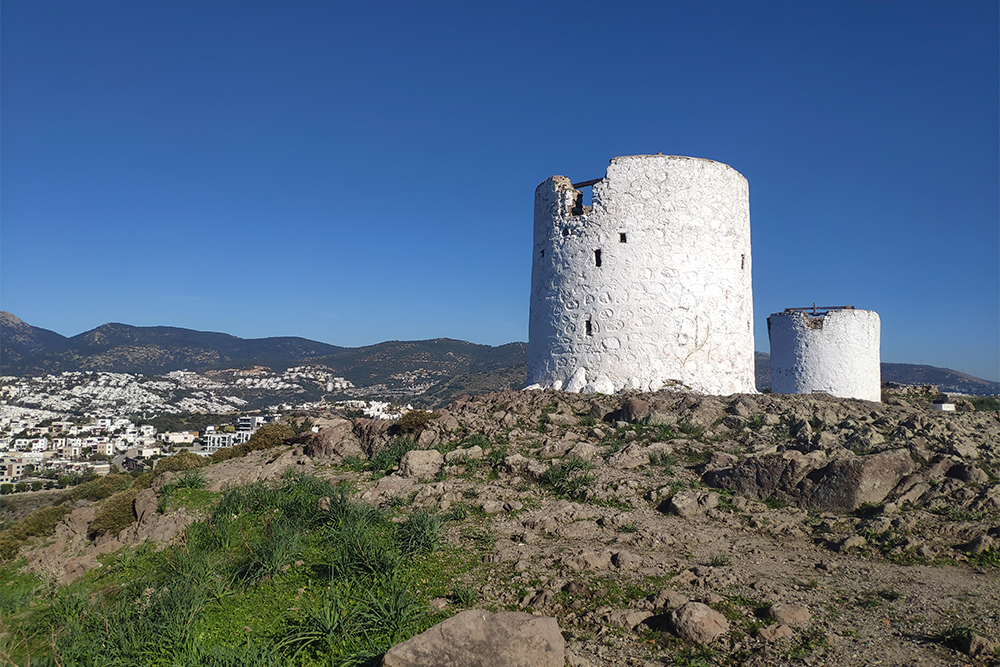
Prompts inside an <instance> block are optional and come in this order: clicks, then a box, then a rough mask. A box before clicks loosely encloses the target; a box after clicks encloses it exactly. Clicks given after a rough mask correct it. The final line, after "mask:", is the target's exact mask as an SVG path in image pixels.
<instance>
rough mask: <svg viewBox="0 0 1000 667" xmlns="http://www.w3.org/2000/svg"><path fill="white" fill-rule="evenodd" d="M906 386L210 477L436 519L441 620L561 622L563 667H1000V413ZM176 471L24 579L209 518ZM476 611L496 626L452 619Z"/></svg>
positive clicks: (504, 402)
mask: <svg viewBox="0 0 1000 667" xmlns="http://www.w3.org/2000/svg"><path fill="white" fill-rule="evenodd" d="M924 389H929V388H924ZM898 392H899V393H896V394H890V395H887V396H886V400H885V402H883V403H868V402H863V401H855V400H843V399H835V398H831V397H828V396H820V395H813V396H778V395H735V396H729V397H714V396H701V395H696V394H684V393H665V392H660V393H656V394H644V395H643V394H636V395H630V396H625V397H622V396H617V397H616V396H582V395H574V394H565V393H561V392H553V391H544V392H503V393H495V394H486V395H481V396H475V397H463V398H461V399H459V400H457V401H455V402H453V403H452V404H450V405H449V406H448V407H447V408H445V409H442V410H439V411H437V412H435V413H419V412H418V413H411V416H409V417H408V418H407V419H405V420H401V421H400V422H384V421H373V420H367V419H354V420H348V419H342V418H339V417H338V416H337V415H335V414H324V415H314V417H313V421H314V422H315V423H316V424H317V425H318V426H319V427H320V431H319V432H318V433H314V434H309V433H306V434H304V435H301V436H298V437H297V438H293V439H291V440H288V441H286V442H287V444H284V445H281V444H278V446H277V447H275V448H271V449H267V450H263V451H252V452H250V453H248V454H247V455H246V456H243V457H239V458H231V459H229V460H225V461H222V462H218V463H214V464H212V465H209V466H207V467H203V468H200V474H201V475H202V479H203V482H204V490H205V492H208V493H214V494H218V493H222V494H223V497H226V496H227V495H228V494H229V493H231V492H227V491H226V489H231V488H235V487H239V486H240V485H245V484H249V483H254V482H260V481H264V482H265V483H269V482H268V480H274V482H273V483H278V481H279V480H286V479H288V477H287V475H288V474H289V471H291V472H293V473H297V474H305V473H308V474H310V475H315V476H317V477H319V478H322V479H328V480H331V481H344V480H346V481H349V482H350V483H351V484H352V487H353V488H354V489H355V491H354V498H355V499H356V500H358V501H361V502H364V503H367V504H372V505H376V506H379V507H382V508H384V509H385V510H386V511H389V512H397V513H399V516H400V518H399V520H400V521H402V520H403V518H404V517H412V516H418V515H419V516H427V517H438V518H439V519H440V520H443V521H444V522H443V523H442V524H441V531H442V532H441V539H442V540H443V542H444V543H446V544H448V545H449V548H452V549H454V551H453V552H450V553H453V554H455V555H453V556H451V558H453V559H457V560H454V562H455V563H458V562H461V563H462V566H461V568H459V569H457V570H456V571H454V572H451V571H449V577H450V578H451V582H450V583H449V586H451V588H450V589H449V590H451V593H450V594H448V595H439V596H438V597H435V598H433V599H430V600H429V604H430V606H431V608H432V609H435V610H438V611H437V612H436V613H440V614H443V615H446V616H448V615H451V614H454V613H456V612H458V611H461V610H462V609H469V608H470V607H473V606H475V607H476V608H479V609H487V610H491V611H502V610H511V611H527V612H529V613H531V614H535V615H536V616H539V615H540V616H544V617H549V618H551V619H554V621H555V622H556V623H557V624H558V629H559V630H561V639H560V635H559V634H558V633H556V634H555V635H552V634H551V633H548V634H546V635H545V637H546V639H545V641H546V642H549V643H546V644H545V645H546V646H549V645H550V643H551V642H556V643H559V647H558V648H559V650H560V651H563V652H562V653H558V655H559V656H560V657H559V663H558V664H566V665H573V666H576V667H582V666H587V665H592V666H597V665H635V666H643V667H648V666H652V665H661V664H687V665H696V664H706V665H707V664H721V665H775V664H799V663H805V664H824V665H825V664H845V665H869V664H887V665H916V664H922V665H936V664H966V663H968V662H969V661H973V662H976V663H978V664H989V663H990V662H991V661H992V662H995V661H996V660H997V658H998V656H1000V653H998V649H997V646H998V645H997V637H998V635H1000V413H997V412H981V411H974V410H968V411H965V412H959V413H942V412H937V411H932V410H931V409H930V407H929V404H928V398H929V397H928V395H927V394H926V393H924V392H923V391H919V392H916V391H912V390H907V389H900V390H898ZM967 407H969V406H967ZM180 479H182V477H180V473H176V472H174V473H166V474H165V475H162V476H160V477H158V478H156V479H155V480H154V482H153V483H152V484H151V485H150V486H149V488H147V489H144V490H141V491H139V492H138V495H136V496H134V497H135V501H134V513H133V514H132V515H131V516H130V517H129V518H130V520H131V521H132V523H131V525H127V526H126V527H123V528H122V529H121V530H120V532H116V533H115V534H114V535H106V536H104V537H102V538H99V539H98V540H96V541H90V539H89V538H88V537H87V536H88V535H92V534H93V532H94V531H93V529H92V527H90V528H88V526H90V523H89V522H91V521H93V520H94V516H95V510H94V507H93V506H84V507H80V508H78V509H75V510H73V511H72V512H71V513H70V514H68V515H66V517H65V518H64V519H63V520H62V523H61V524H60V525H59V527H57V529H56V538H55V541H49V542H47V543H41V544H38V545H37V546H35V547H31V546H30V544H29V545H28V546H25V547H24V548H23V549H22V554H24V555H26V556H27V559H28V561H27V562H28V565H27V567H28V568H29V569H35V570H37V571H42V572H48V573H53V575H54V576H56V577H57V578H58V579H60V580H62V581H68V580H70V579H72V578H74V577H76V576H79V574H80V573H82V572H83V571H85V570H87V569H88V568H90V567H92V566H93V565H94V564H95V563H96V558H97V554H98V552H100V551H105V552H107V551H114V550H116V549H120V548H122V546H123V545H126V546H127V545H128V544H134V543H136V542H138V541H142V540H144V539H147V538H153V539H156V540H160V541H161V542H169V541H170V539H172V537H173V536H174V535H178V534H181V533H180V531H182V529H183V528H184V527H185V526H187V525H188V524H189V523H191V522H192V521H196V520H198V516H199V510H197V509H192V508H181V509H179V510H178V511H177V512H170V511H168V512H166V513H165V514H160V513H158V512H157V511H156V507H157V506H158V504H159V505H161V506H168V507H169V505H168V504H167V503H165V502H164V496H165V495H167V494H169V493H170V491H169V490H170V489H171V488H174V487H176V486H177V484H178V482H179V480H180ZM281 483H285V482H281ZM323 502H327V505H328V504H329V501H323V500H322V499H321V500H320V505H319V510H320V511H325V510H324V506H323ZM201 511H202V512H204V510H201ZM276 511H277V510H276ZM97 514H98V515H99V514H100V510H99V508H98V512H97ZM408 520H409V519H408ZM288 558H289V562H290V560H291V559H292V558H294V556H289V557H288ZM366 558H367V557H366ZM279 564H280V563H279ZM455 567H457V566H455ZM284 571H285V570H281V572H284ZM289 576H291V575H289ZM425 581H426V580H425ZM429 586H431V584H428V587H429ZM303 590H305V589H303ZM430 594H432V593H430V592H428V595H430ZM498 616H499V615H498ZM479 618H482V619H485V620H483V622H484V623H494V622H497V623H498V622H500V621H499V620H497V618H494V617H489V615H488V614H485V615H484V614H479V615H476V614H473V615H471V616H469V615H462V616H461V621H456V623H459V624H460V625H461V624H466V623H468V622H470V619H472V620H475V619H479ZM491 618H492V620H491ZM505 618H506V617H505ZM509 620H511V622H516V624H519V625H517V628H520V629H518V630H517V632H521V631H524V627H525V626H524V622H525V618H524V617H523V616H514V617H511V619H509ZM476 622H479V621H476ZM477 627H478V626H477ZM546 627H548V626H546ZM250 629H251V628H249V627H248V632H249V631H250ZM550 629H551V628H550ZM508 630H509V631H511V632H513V631H514V630H510V629H509V628H508V629H507V630H505V632H506V631H508ZM477 631H478V630H477ZM448 632H451V630H449V631H448ZM448 632H444V631H437V633H436V634H435V633H430V634H429V635H427V636H424V635H422V636H421V637H422V640H421V641H422V642H430V643H432V644H433V643H434V642H438V643H439V644H440V643H441V642H447V641H449V640H448V639H447V637H448V636H449V635H448ZM539 632H542V631H541V630H539ZM545 632H548V631H545ZM435 637H437V639H435ZM562 642H565V645H564V646H563V644H562ZM421 646H423V645H421ZM425 648H426V646H424V648H421V649H420V650H424V649H425ZM438 648H439V649H440V646H439V647H438ZM403 653H406V651H403ZM393 655H394V657H393V662H392V663H391V664H394V665H416V664H424V663H419V662H405V661H404V662H395V660H396V659H397V657H398V656H397V654H396V653H394V654H393ZM547 655H555V653H551V652H549V653H547ZM563 656H564V657H563ZM497 659H498V660H500V657H498V658H497ZM563 660H564V661H565V662H564V663H563V662H562V661H563ZM389 662H390V661H389V658H388V656H387V663H386V664H389ZM496 664H501V662H498V663H496ZM511 664H514V663H511ZM553 664H555V663H553Z"/></svg>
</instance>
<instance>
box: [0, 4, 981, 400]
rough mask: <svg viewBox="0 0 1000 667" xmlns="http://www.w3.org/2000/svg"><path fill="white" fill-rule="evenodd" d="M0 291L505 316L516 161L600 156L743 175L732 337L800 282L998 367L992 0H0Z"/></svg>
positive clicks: (761, 334) (425, 319) (519, 300)
mask: <svg viewBox="0 0 1000 667" xmlns="http://www.w3.org/2000/svg"><path fill="white" fill-rule="evenodd" d="M0 21H2V22H0V30H2V43H0V55H2V61H0V62H2V108H0V110H2V127H0V132H2V158H0V159H2V161H0V176H2V181H0V187H2V200H0V215H2V220H0V224H2V227H0V259H2V261H0V307H2V308H3V309H4V310H9V311H12V312H13V313H15V314H16V315H18V316H19V317H21V318H22V319H24V320H25V321H27V322H29V323H31V324H34V325H36V326H40V327H45V328H48V329H52V330H55V331H58V332H59V333H62V334H65V335H74V334H77V333H80V332H82V331H85V330H87V329H90V328H93V327H95V326H98V325H100V324H102V323H105V322H109V321H117V322H125V323H129V324H136V325H158V324H164V325H173V326H181V327H189V328H193V329H201V330H212V331H224V332H228V333H232V334H235V335H238V336H242V337H263V336H278V335H297V336H304V337H307V338H312V339H316V340H321V341H325V342H329V343H334V344H339V345H350V346H356V345H364V344H370V343H375V342H379V341H382V340H388V339H404V340H405V339H422V338H436V337H450V338H462V339H466V340H471V341H474V342H478V343H489V344H501V343H505V342H510V341H514V340H525V339H526V338H527V320H528V292H529V279H530V265H531V217H532V201H533V193H534V189H535V186H536V185H537V184H538V183H539V182H540V181H542V180H544V179H545V178H547V177H548V176H550V175H552V174H564V175H567V176H569V177H570V178H571V179H574V180H584V179H590V178H597V177H600V176H603V175H604V169H605V167H606V166H607V163H608V160H609V159H610V158H611V157H613V156H617V155H629V154H636V153H657V152H662V153H666V154H677V155H691V156H697V157H707V158H712V159H715V160H719V161H722V162H725V163H728V164H730V165H732V166H733V167H735V168H736V169H737V170H739V171H740V172H741V173H743V174H744V175H745V176H746V177H747V178H748V179H749V181H750V201H751V219H752V226H753V262H754V264H753V268H754V304H755V318H756V331H755V334H756V339H757V349H758V350H762V351H767V349H768V341H767V331H766V325H765V319H766V317H767V315H768V314H769V313H772V312H776V311H779V310H781V309H783V308H786V307H790V306H805V305H808V304H811V303H813V302H814V301H817V302H821V305H824V304H852V305H854V306H857V307H859V308H868V309H873V310H876V311H878V312H879V314H880V315H881V317H882V358H883V361H890V362H907V363H926V364H932V365H936V366H946V367H950V368H955V369H958V370H963V371H966V372H969V373H972V374H974V375H977V376H979V377H984V378H988V379H991V380H998V379H1000V368H998V367H1000V223H998V218H1000V210H998V208H1000V207H998V200H1000V192H998V189H1000V188H998V183H1000V168H998V153H1000V133H998V116H1000V110H998V89H1000V87H998V78H1000V75H998V63H1000V50H998V32H1000V30H998V24H1000V19H998V6H997V3H996V2H995V1H994V0H959V1H957V2H943V1H938V2H922V1H920V0H903V1H900V2H891V1H879V2H870V1H869V0H865V1H858V2H849V1H845V2H841V1H838V2H824V3H820V2H801V1H800V0H795V1H790V2H767V1H762V2H745V1H743V0H740V1H731V2H724V1H713V2H703V1H701V0H697V1H694V0H692V1H690V2H686V1H685V2H675V1H657V2H631V3H607V2H601V3H597V2H588V1H579V0H578V1H574V2H564V3H558V2H550V3H539V2H504V3H476V2H449V3H435V2H381V3H374V2H371V3H369V2H354V3H346V2H328V1H321V2H300V1H291V2H257V1H252V0H251V1H248V0H240V1H239V2H222V1H215V0H213V1H209V2H204V1H202V0H199V1H197V2H182V1H178V0H171V1H170V2H120V1H116V2H103V1H100V0H88V1H87V2H79V1H78V0H73V1H72V2H68V1H55V0H53V1H49V0H46V1H44V2H39V1H37V0H5V2H4V3H3V5H2V14H0Z"/></svg>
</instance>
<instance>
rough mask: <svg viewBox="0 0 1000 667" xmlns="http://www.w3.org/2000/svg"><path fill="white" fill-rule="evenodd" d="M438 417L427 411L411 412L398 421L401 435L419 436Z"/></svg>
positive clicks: (397, 426)
mask: <svg viewBox="0 0 1000 667" xmlns="http://www.w3.org/2000/svg"><path fill="white" fill-rule="evenodd" d="M436 416H437V415H435V414H434V413H433V412H428V411H427V410H410V411H409V412H407V413H406V414H405V415H403V416H402V417H400V418H399V419H398V420H397V421H396V428H398V429H399V432H400V433H414V434H419V433H420V432H421V431H423V430H424V428H425V427H426V426H427V423H428V422H430V420H432V419H434V418H435V417H436Z"/></svg>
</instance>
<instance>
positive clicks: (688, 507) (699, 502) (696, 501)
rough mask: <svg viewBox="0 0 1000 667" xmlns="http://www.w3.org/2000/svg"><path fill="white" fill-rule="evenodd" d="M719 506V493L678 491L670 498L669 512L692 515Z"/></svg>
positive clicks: (684, 515)
mask: <svg viewBox="0 0 1000 667" xmlns="http://www.w3.org/2000/svg"><path fill="white" fill-rule="evenodd" d="M718 506H719V494H717V493H711V492H709V493H705V492H703V491H691V490H688V491H678V492H677V493H675V494H674V495H673V497H672V498H671V499H670V503H669V509H670V511H671V512H674V513H676V514H678V515H679V516H683V517H688V518H690V517H694V516H698V515H699V514H704V513H705V512H706V511H708V510H710V509H712V508H713V507H718Z"/></svg>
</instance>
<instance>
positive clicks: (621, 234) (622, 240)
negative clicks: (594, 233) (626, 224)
mask: <svg viewBox="0 0 1000 667" xmlns="http://www.w3.org/2000/svg"><path fill="white" fill-rule="evenodd" d="M618 242H619V243H628V237H627V236H626V235H625V232H618Z"/></svg>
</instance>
